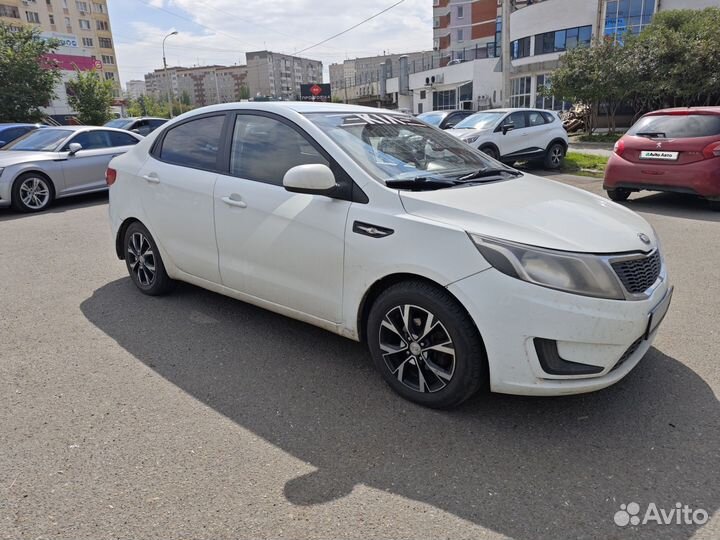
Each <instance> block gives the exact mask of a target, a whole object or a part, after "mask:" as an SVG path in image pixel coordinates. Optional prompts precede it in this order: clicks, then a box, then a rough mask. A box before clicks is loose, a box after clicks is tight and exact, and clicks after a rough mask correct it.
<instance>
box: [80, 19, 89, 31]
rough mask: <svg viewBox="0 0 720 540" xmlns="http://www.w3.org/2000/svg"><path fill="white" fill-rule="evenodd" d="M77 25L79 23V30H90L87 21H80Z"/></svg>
mask: <svg viewBox="0 0 720 540" xmlns="http://www.w3.org/2000/svg"><path fill="white" fill-rule="evenodd" d="M78 23H80V30H90V21H88V20H87V19H80V20H78Z"/></svg>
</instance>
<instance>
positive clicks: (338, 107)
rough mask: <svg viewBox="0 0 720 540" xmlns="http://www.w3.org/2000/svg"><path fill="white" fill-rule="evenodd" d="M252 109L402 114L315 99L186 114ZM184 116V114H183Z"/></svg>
mask: <svg viewBox="0 0 720 540" xmlns="http://www.w3.org/2000/svg"><path fill="white" fill-rule="evenodd" d="M242 109H252V110H256V111H267V112H281V111H287V110H291V111H295V112H298V113H300V114H304V113H322V112H334V113H379V112H382V113H393V114H403V113H399V112H398V111H393V110H389V109H378V108H376V107H364V106H362V105H347V104H344V103H324V102H317V101H242V102H235V103H220V104H218V105H210V106H208V107H202V108H200V109H194V110H192V111H190V113H186V114H188V116H187V117H188V118H189V117H190V116H195V115H196V114H204V113H209V112H215V111H228V110H242ZM183 116H184V115H183Z"/></svg>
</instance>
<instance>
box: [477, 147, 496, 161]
mask: <svg viewBox="0 0 720 540" xmlns="http://www.w3.org/2000/svg"><path fill="white" fill-rule="evenodd" d="M480 151H481V152H484V153H485V154H487V155H488V156H490V157H491V158H493V159H494V160H497V161H500V152H498V151H497V148H495V147H494V146H483V147H482V148H480Z"/></svg>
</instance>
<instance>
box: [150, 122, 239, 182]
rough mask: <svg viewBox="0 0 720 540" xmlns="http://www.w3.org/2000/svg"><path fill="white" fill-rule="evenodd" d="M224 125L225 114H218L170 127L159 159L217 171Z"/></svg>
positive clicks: (160, 150)
mask: <svg viewBox="0 0 720 540" xmlns="http://www.w3.org/2000/svg"><path fill="white" fill-rule="evenodd" d="M224 122H225V115H224V114H221V115H217V116H206V117H203V118H198V119H197V120H190V121H189V122H185V123H183V124H180V125H179V126H176V127H173V128H172V129H170V130H168V132H167V134H166V135H165V138H164V139H163V141H162V146H161V147H160V149H159V158H160V159H161V160H162V161H166V162H168V163H172V164H174V165H181V166H184V167H192V168H194V169H203V170H217V160H218V153H219V151H220V138H221V136H222V129H223V123H224ZM154 155H158V154H154Z"/></svg>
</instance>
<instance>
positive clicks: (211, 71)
mask: <svg viewBox="0 0 720 540" xmlns="http://www.w3.org/2000/svg"><path fill="white" fill-rule="evenodd" d="M247 75H248V69H247V66H221V65H212V66H200V67H190V68H185V67H171V68H168V69H167V70H164V69H156V70H155V71H154V72H152V73H148V74H147V75H145V83H144V84H145V87H146V92H147V93H148V95H152V96H154V97H155V98H156V99H160V100H167V98H168V94H170V95H171V96H172V99H173V100H180V99H188V100H189V102H190V104H191V105H193V106H194V107H204V106H206V105H215V104H217V103H230V102H233V101H239V100H240V99H242V98H243V97H246V96H247V95H248V94H249V89H248V81H247V79H248V76H247Z"/></svg>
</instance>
